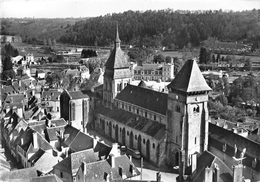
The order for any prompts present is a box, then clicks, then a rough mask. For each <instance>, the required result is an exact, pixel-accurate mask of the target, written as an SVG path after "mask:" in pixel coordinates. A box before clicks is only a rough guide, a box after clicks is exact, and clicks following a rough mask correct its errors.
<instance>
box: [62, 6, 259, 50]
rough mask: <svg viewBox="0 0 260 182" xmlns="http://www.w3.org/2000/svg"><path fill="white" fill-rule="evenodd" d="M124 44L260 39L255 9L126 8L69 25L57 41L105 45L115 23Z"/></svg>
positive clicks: (179, 44) (173, 45)
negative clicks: (238, 10) (213, 39)
mask: <svg viewBox="0 0 260 182" xmlns="http://www.w3.org/2000/svg"><path fill="white" fill-rule="evenodd" d="M116 21H117V22H118V24H119V34H120V39H121V40H122V42H123V43H125V44H132V45H140V46H146V47H160V46H167V47H169V48H183V47H184V46H199V45H200V42H201V41H203V40H206V39H207V38H209V37H216V38H217V39H218V40H222V41H240V40H244V41H259V40H260V33H259V28H260V27H259V24H258V18H257V10H255V9H254V10H252V11H243V12H231V11H229V12H223V11H222V10H219V11H204V12H199V11H195V12H190V11H185V12H180V11H173V10H171V9H166V10H159V11H151V10H148V11H145V12H140V11H127V12H124V13H117V14H116V13H113V14H107V15H105V16H99V17H95V18H89V19H87V20H84V21H79V22H76V23H75V25H73V26H71V27H69V28H68V29H67V30H66V33H65V34H64V35H63V36H61V38H60V39H59V41H61V42H64V43H70V44H82V45H95V46H97V45H98V46H107V45H112V43H113V41H114V37H115V22H116Z"/></svg>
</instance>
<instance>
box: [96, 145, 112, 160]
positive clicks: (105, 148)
mask: <svg viewBox="0 0 260 182" xmlns="http://www.w3.org/2000/svg"><path fill="white" fill-rule="evenodd" d="M111 149H112V147H110V146H109V145H106V144H104V143H101V142H99V141H98V142H97V144H96V146H95V147H94V152H98V157H99V159H102V157H104V158H107V157H108V155H109V153H110V151H111Z"/></svg>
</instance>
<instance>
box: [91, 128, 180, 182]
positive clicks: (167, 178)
mask: <svg viewBox="0 0 260 182" xmlns="http://www.w3.org/2000/svg"><path fill="white" fill-rule="evenodd" d="M87 133H88V134H89V135H91V136H93V137H98V138H100V140H102V141H104V143H105V144H107V145H110V146H111V145H112V143H113V142H111V141H109V140H108V139H107V138H105V137H103V136H101V135H100V134H98V133H97V132H95V131H93V130H89V131H87ZM132 161H133V163H134V164H135V166H136V167H137V168H138V170H139V171H140V172H141V159H135V158H132ZM157 172H161V180H162V181H163V182H175V181H176V177H177V176H178V174H175V173H173V169H169V168H167V167H164V168H162V169H160V168H157V167H155V166H154V165H152V164H150V163H149V162H147V161H145V160H143V168H142V180H153V181H155V180H156V173H157ZM131 179H132V180H140V179H141V175H140V176H136V177H134V178H131Z"/></svg>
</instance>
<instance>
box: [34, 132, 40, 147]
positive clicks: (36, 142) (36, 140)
mask: <svg viewBox="0 0 260 182" xmlns="http://www.w3.org/2000/svg"><path fill="white" fill-rule="evenodd" d="M37 135H38V134H37V132H34V133H33V147H34V149H38V148H39V145H38V136H37Z"/></svg>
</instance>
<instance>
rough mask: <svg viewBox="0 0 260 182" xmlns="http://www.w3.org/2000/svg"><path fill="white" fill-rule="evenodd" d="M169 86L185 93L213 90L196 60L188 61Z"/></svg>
mask: <svg viewBox="0 0 260 182" xmlns="http://www.w3.org/2000/svg"><path fill="white" fill-rule="evenodd" d="M167 87H168V88H171V89H173V90H178V91H181V92H185V93H188V92H199V91H210V90H211V88H210V87H209V86H208V84H207V82H206V80H205V79H204V77H203V75H202V73H201V71H200V69H199V66H198V64H197V63H196V61H195V60H188V61H186V63H185V64H184V65H183V67H182V68H181V70H180V71H179V72H178V74H177V75H176V77H175V78H174V80H173V81H172V82H171V83H170V84H169V85H168V86H167Z"/></svg>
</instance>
